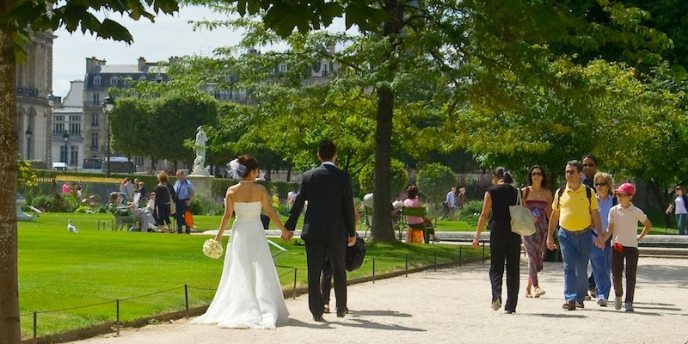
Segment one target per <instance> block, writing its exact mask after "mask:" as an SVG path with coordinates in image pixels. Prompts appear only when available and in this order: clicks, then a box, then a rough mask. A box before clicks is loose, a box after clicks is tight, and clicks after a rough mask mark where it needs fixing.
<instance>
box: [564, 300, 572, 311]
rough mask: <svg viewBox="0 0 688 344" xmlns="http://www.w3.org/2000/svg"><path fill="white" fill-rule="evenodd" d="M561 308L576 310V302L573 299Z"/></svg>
mask: <svg viewBox="0 0 688 344" xmlns="http://www.w3.org/2000/svg"><path fill="white" fill-rule="evenodd" d="M561 308H563V309H565V310H567V311H575V310H576V303H575V302H573V301H570V302H566V303H564V304H563V305H562V306H561Z"/></svg>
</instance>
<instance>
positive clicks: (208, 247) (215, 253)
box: [203, 238, 222, 259]
mask: <svg viewBox="0 0 688 344" xmlns="http://www.w3.org/2000/svg"><path fill="white" fill-rule="evenodd" d="M203 254H205V255H206V256H207V257H208V258H212V259H218V258H220V257H222V244H221V243H220V242H218V241H217V240H215V239H214V238H210V239H208V240H206V241H205V242H204V243H203Z"/></svg>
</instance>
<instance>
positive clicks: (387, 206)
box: [371, 0, 404, 242]
mask: <svg viewBox="0 0 688 344" xmlns="http://www.w3.org/2000/svg"><path fill="white" fill-rule="evenodd" d="M403 6H404V4H400V3H399V2H397V1H396V0H389V1H385V2H384V6H383V9H384V11H385V12H387V13H388V14H389V18H388V19H387V20H386V21H385V23H384V26H383V29H382V30H383V32H382V34H383V36H384V37H386V38H388V39H389V40H390V41H391V42H394V41H395V40H396V39H397V38H398V37H397V36H398V35H399V33H400V32H401V25H402V24H401V23H402V21H403V20H402V19H403V13H404V11H403ZM392 49H393V48H391V47H390V50H389V51H387V52H386V53H385V55H384V56H383V60H382V61H381V64H387V65H388V66H389V67H388V68H389V72H390V73H389V74H390V75H394V74H396V73H395V72H396V71H397V69H398V67H397V66H398V64H397V63H396V61H395V57H394V51H393V50H392ZM390 78H392V76H391V77H390ZM385 81H387V83H383V84H382V86H380V87H379V88H378V102H377V116H376V122H377V127H376V128H375V184H374V190H373V194H374V195H375V196H374V197H373V226H372V229H371V235H372V237H373V240H375V241H384V242H391V241H394V240H395V239H394V230H393V229H392V217H391V214H390V210H391V209H392V206H391V204H392V196H391V194H392V193H391V190H390V189H391V186H390V180H392V177H391V175H392V174H391V168H390V164H391V162H392V125H393V124H392V117H393V115H394V90H393V89H392V88H391V87H392V86H391V81H392V80H385Z"/></svg>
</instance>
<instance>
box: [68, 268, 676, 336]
mask: <svg viewBox="0 0 688 344" xmlns="http://www.w3.org/2000/svg"><path fill="white" fill-rule="evenodd" d="M488 264H489V262H487V263H486V264H484V265H483V264H480V263H477V264H471V265H467V266H463V267H462V268H458V267H457V268H451V269H442V270H438V271H437V272H433V271H427V272H422V273H417V274H412V275H409V276H408V278H406V277H403V276H402V277H396V278H391V279H387V280H378V281H376V282H375V283H374V284H373V283H364V284H358V285H355V286H351V287H349V309H350V310H351V313H350V314H348V315H347V316H346V317H345V318H341V319H340V318H337V317H336V315H335V314H334V313H332V314H325V320H326V322H325V323H317V322H315V321H313V319H312V317H311V315H310V313H309V312H308V307H307V296H306V295H301V296H299V297H297V298H296V299H295V300H293V299H289V300H287V307H288V308H289V312H290V313H291V314H290V321H289V324H287V325H285V326H281V327H278V328H277V329H275V330H232V329H221V328H218V327H215V326H209V325H192V324H190V322H189V320H188V319H183V320H179V321H176V322H173V323H171V324H162V325H151V326H146V327H143V328H140V329H124V330H123V331H122V332H121V334H120V336H119V337H115V336H114V335H106V336H102V337H96V338H92V339H89V340H84V341H80V342H78V343H83V344H86V343H88V344H95V343H102V344H116V343H151V344H152V343H155V344H158V343H179V344H182V343H184V344H188V343H198V344H203V343H261V344H268V343H279V344H285V343H299V344H307V343H393V344H400V343H422V342H423V341H425V342H427V343H428V344H429V343H433V344H434V343H500V344H503V343H577V344H578V343H663V344H664V343H681V344H683V343H688V326H687V323H688V292H687V291H686V290H687V289H686V287H688V259H667V258H649V257H648V258H646V257H641V258H640V263H639V268H638V284H637V286H636V293H635V303H634V304H635V312H634V313H625V312H623V308H622V310H621V311H616V310H614V307H612V306H608V307H600V306H598V305H597V304H596V303H594V302H592V301H588V302H586V303H585V309H578V310H576V311H565V310H563V309H562V308H561V305H562V303H563V282H562V265H561V263H546V264H545V270H544V271H543V272H542V273H541V275H540V281H541V282H540V283H541V285H542V287H543V289H545V290H546V291H547V294H545V295H544V296H542V297H541V298H539V299H526V298H524V297H523V294H524V288H525V281H526V278H527V268H526V263H525V261H522V263H521V292H520V295H521V297H520V298H519V304H518V307H517V312H516V313H515V314H511V315H509V314H505V313H504V312H503V310H499V311H497V312H495V311H493V310H492V309H491V308H490V283H489V280H488V275H487V271H488V267H489V265H488ZM504 298H506V290H505V294H504Z"/></svg>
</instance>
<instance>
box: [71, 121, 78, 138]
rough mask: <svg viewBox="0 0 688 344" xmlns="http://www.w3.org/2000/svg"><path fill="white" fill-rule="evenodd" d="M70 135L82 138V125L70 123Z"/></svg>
mask: <svg viewBox="0 0 688 344" xmlns="http://www.w3.org/2000/svg"><path fill="white" fill-rule="evenodd" d="M69 135H72V136H81V123H79V122H76V123H75V122H69Z"/></svg>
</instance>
